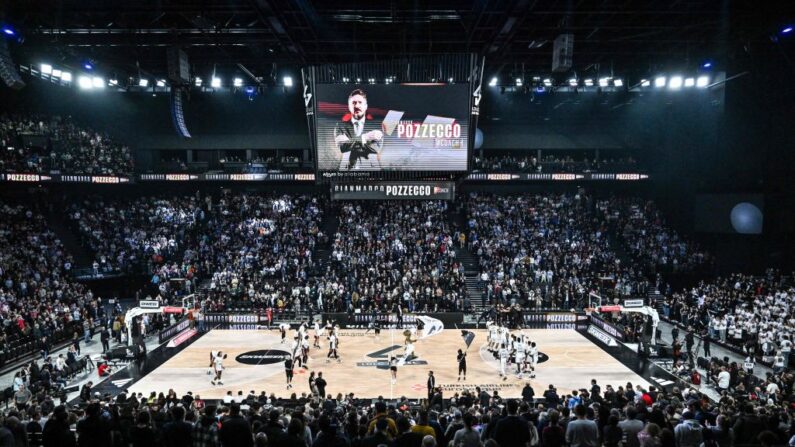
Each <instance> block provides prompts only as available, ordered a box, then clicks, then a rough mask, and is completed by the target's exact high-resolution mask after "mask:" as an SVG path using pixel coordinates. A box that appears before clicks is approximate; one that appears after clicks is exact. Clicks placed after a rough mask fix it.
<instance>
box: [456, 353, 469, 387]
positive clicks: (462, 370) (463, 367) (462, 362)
mask: <svg viewBox="0 0 795 447" xmlns="http://www.w3.org/2000/svg"><path fill="white" fill-rule="evenodd" d="M456 359H457V360H458V380H461V375H462V374H463V375H464V380H465V381H466V380H467V353H466V352H464V351H462V350H460V349H459V350H458V355H457V356H456Z"/></svg>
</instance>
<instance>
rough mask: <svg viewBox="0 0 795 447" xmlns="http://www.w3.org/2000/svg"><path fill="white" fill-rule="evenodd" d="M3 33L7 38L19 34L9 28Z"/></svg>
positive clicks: (5, 27) (4, 28) (6, 27)
mask: <svg viewBox="0 0 795 447" xmlns="http://www.w3.org/2000/svg"><path fill="white" fill-rule="evenodd" d="M3 33H4V34H5V35H7V36H15V35H16V34H17V33H16V32H15V31H14V30H13V29H11V28H10V27H8V26H4V27H3Z"/></svg>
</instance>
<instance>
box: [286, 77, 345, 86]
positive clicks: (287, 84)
mask: <svg viewBox="0 0 795 447" xmlns="http://www.w3.org/2000/svg"><path fill="white" fill-rule="evenodd" d="M356 81H357V82H359V79H356ZM284 86H285V87H292V86H293V78H292V76H285V77H284Z"/></svg>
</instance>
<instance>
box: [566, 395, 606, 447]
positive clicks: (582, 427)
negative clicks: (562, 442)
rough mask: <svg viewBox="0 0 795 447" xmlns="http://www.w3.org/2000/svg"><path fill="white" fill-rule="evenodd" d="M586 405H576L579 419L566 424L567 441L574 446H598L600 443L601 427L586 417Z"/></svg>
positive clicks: (575, 412) (575, 413)
mask: <svg viewBox="0 0 795 447" xmlns="http://www.w3.org/2000/svg"><path fill="white" fill-rule="evenodd" d="M586 413H587V411H586V408H585V405H583V404H579V405H577V406H576V407H574V415H575V416H576V417H577V419H575V420H573V421H570V422H569V423H568V424H567V425H566V442H567V443H568V444H569V445H571V446H572V447H597V446H598V445H599V428H598V427H597V426H596V423H595V422H594V421H592V420H589V419H586V417H585V416H586Z"/></svg>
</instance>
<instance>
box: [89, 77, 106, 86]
mask: <svg viewBox="0 0 795 447" xmlns="http://www.w3.org/2000/svg"><path fill="white" fill-rule="evenodd" d="M91 84H93V85H94V88H105V80H104V79H102V78H100V77H99V76H94V77H93V78H91Z"/></svg>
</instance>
